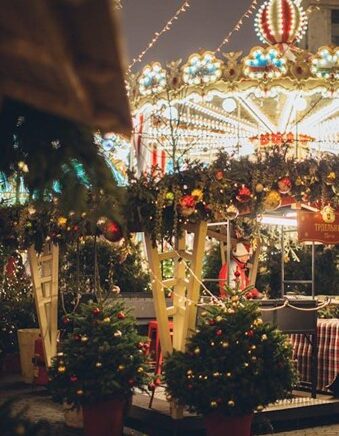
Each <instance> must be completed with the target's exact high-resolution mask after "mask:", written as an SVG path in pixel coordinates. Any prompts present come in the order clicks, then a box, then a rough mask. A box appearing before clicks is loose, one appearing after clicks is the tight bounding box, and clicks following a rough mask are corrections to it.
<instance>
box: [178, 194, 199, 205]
mask: <svg viewBox="0 0 339 436" xmlns="http://www.w3.org/2000/svg"><path fill="white" fill-rule="evenodd" d="M195 204H196V201H195V198H194V197H193V195H184V196H183V197H181V199H180V206H181V207H185V208H190V207H195Z"/></svg>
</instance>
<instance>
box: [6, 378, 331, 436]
mask: <svg viewBox="0 0 339 436" xmlns="http://www.w3.org/2000/svg"><path fill="white" fill-rule="evenodd" d="M13 396H15V397H16V398H17V399H18V401H17V403H16V409H21V408H22V407H26V406H28V407H29V409H28V411H27V412H26V414H27V416H28V417H29V419H30V420H32V421H33V422H36V421H38V420H40V419H42V420H47V421H48V423H49V424H50V430H49V432H48V435H49V436H80V435H82V434H83V433H82V431H81V430H74V429H68V428H67V427H65V425H64V414H63V410H62V407H61V406H60V405H58V404H55V403H53V402H52V401H51V399H50V398H49V396H48V393H47V391H46V390H45V389H44V388H37V387H35V388H34V387H33V388H32V387H31V386H29V385H24V384H23V383H22V382H21V381H20V379H18V377H8V376H7V377H1V376H0V402H2V401H4V400H6V399H8V398H10V397H13ZM338 420H339V417H338ZM268 428H269V427H268V426H266V434H274V435H275V436H311V435H312V436H318V435H319V436H339V424H336V425H325V426H319V427H312V428H307V429H302V430H293V431H286V432H280V433H275V432H274V430H272V431H269V432H268V433H267V430H268ZM124 434H125V435H126V436H127V435H128V436H132V435H133V436H142V433H139V432H136V431H134V430H131V429H125V433H124ZM256 434H262V433H260V432H259V433H256Z"/></svg>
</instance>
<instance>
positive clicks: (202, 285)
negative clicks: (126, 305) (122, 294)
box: [149, 245, 331, 312]
mask: <svg viewBox="0 0 339 436" xmlns="http://www.w3.org/2000/svg"><path fill="white" fill-rule="evenodd" d="M170 246H171V245H170ZM171 249H172V250H173V251H174V252H175V254H176V255H177V256H178V258H179V259H180V261H181V262H184V264H185V267H186V268H187V270H188V271H189V272H190V274H191V275H192V276H193V277H194V279H195V280H196V281H197V282H198V283H199V285H200V286H201V287H202V288H203V290H204V291H205V292H206V293H207V294H208V296H209V297H211V300H212V301H213V302H214V303H215V304H217V305H219V306H221V307H223V308H226V305H225V303H224V301H223V300H222V299H221V298H219V297H217V296H215V295H214V294H213V293H212V292H211V291H210V290H209V289H208V288H207V287H206V286H205V284H204V283H203V282H202V281H201V280H200V279H199V278H198V277H197V276H196V274H195V273H194V271H193V270H192V269H191V267H190V266H189V265H188V263H187V262H186V261H185V259H183V258H182V256H181V255H180V253H179V252H178V251H177V250H176V249H175V248H174V247H172V246H171ZM149 271H150V273H151V275H152V277H153V279H154V280H156V281H157V282H158V283H159V285H161V287H162V288H164V289H168V290H169V291H170V292H171V294H172V295H175V296H177V297H178V298H179V299H182V300H183V301H186V302H188V304H194V305H196V306H198V307H203V306H208V305H210V302H207V303H197V302H195V301H193V300H191V299H190V298H188V297H185V296H183V295H179V294H177V293H176V292H174V291H172V289H171V288H170V287H168V286H165V285H164V284H163V282H162V281H161V280H160V279H159V278H158V277H157V276H156V275H155V274H154V273H153V271H152V270H151V269H149ZM330 303H331V299H330V298H329V299H328V300H327V301H325V302H324V303H322V304H320V305H319V306H317V307H314V308H302V307H297V306H294V305H293V304H291V303H290V302H289V300H288V299H286V300H285V301H284V303H283V304H282V305H281V306H277V307H273V308H260V311H262V312H274V311H277V310H281V309H284V308H285V307H290V308H292V309H295V310H299V311H301V312H315V311H318V310H319V309H323V308H324V307H326V306H328V305H329V304H330Z"/></svg>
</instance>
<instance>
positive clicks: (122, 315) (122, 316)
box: [117, 312, 126, 319]
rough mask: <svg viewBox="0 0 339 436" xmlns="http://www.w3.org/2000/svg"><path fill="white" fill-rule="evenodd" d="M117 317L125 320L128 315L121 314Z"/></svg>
mask: <svg viewBox="0 0 339 436" xmlns="http://www.w3.org/2000/svg"><path fill="white" fill-rule="evenodd" d="M117 317H118V319H125V318H126V315H125V314H124V312H119V313H118V315H117Z"/></svg>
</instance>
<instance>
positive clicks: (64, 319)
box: [62, 316, 71, 325]
mask: <svg viewBox="0 0 339 436" xmlns="http://www.w3.org/2000/svg"><path fill="white" fill-rule="evenodd" d="M62 322H63V323H64V324H65V325H67V324H69V323H70V322H71V320H70V319H69V318H67V316H64V317H63V318H62Z"/></svg>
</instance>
